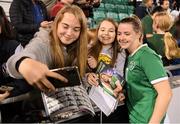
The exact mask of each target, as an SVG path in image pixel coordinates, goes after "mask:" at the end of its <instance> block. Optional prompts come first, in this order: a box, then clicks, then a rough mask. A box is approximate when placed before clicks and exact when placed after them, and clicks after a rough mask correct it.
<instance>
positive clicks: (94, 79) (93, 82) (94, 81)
mask: <svg viewBox="0 0 180 124" xmlns="http://www.w3.org/2000/svg"><path fill="white" fill-rule="evenodd" d="M87 80H88V83H89V84H91V85H94V86H98V84H99V83H98V77H97V76H96V74H94V73H90V74H89V75H88V79H87Z"/></svg>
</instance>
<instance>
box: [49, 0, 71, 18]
mask: <svg viewBox="0 0 180 124" xmlns="http://www.w3.org/2000/svg"><path fill="white" fill-rule="evenodd" d="M73 2H74V0H57V2H56V4H55V5H54V6H53V7H52V9H51V11H50V17H51V20H54V18H55V16H56V14H57V13H58V12H59V10H61V8H63V6H64V5H66V4H72V3H73Z"/></svg>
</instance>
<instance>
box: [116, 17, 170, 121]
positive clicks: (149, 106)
mask: <svg viewBox="0 0 180 124" xmlns="http://www.w3.org/2000/svg"><path fill="white" fill-rule="evenodd" d="M142 36H143V31H142V26H141V22H140V20H139V19H138V18H135V17H127V18H124V19H123V20H121V21H120V24H119V27H118V33H117V39H118V42H119V44H120V46H121V48H122V49H126V50H127V51H128V53H129V56H128V58H127V63H126V66H125V77H126V85H125V86H126V91H127V92H126V103H127V107H128V113H129V120H130V123H149V124H151V123H156V124H159V123H163V120H164V117H165V115H166V111H167V108H168V105H169V102H170V99H171V96H172V91H171V87H170V85H169V81H168V77H167V74H166V71H165V69H164V67H163V64H162V61H161V58H160V57H159V56H158V55H157V54H156V53H155V52H154V51H153V50H152V49H150V48H149V47H148V46H147V45H143V44H142Z"/></svg>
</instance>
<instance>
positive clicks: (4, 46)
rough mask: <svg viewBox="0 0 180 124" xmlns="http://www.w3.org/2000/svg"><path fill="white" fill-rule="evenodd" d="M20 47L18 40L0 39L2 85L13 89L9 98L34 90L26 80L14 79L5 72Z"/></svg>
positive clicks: (0, 76)
mask: <svg viewBox="0 0 180 124" xmlns="http://www.w3.org/2000/svg"><path fill="white" fill-rule="evenodd" d="M18 45H19V43H18V42H17V41H16V40H3V39H2V38H1V37H0V85H7V86H11V87H13V90H12V91H11V93H10V96H9V97H12V96H17V95H20V94H23V93H26V92H28V91H30V90H31V89H32V87H31V86H30V85H29V84H28V83H27V82H26V81H25V80H24V79H14V78H12V77H10V76H9V75H8V74H7V72H5V70H6V62H7V60H8V59H9V58H10V57H11V56H12V55H13V54H14V53H15V49H16V48H17V46H18Z"/></svg>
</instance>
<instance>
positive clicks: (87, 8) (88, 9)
mask: <svg viewBox="0 0 180 124" xmlns="http://www.w3.org/2000/svg"><path fill="white" fill-rule="evenodd" d="M79 1H81V0H74V4H76V5H78V6H79V7H80V8H81V9H82V10H83V12H84V14H85V16H86V17H87V18H88V17H91V18H92V17H93V8H98V7H99V6H100V1H99V2H97V3H93V2H87V3H86V4H80V3H79Z"/></svg>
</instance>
